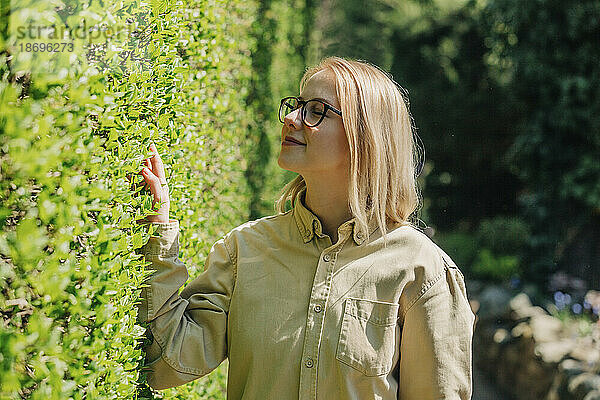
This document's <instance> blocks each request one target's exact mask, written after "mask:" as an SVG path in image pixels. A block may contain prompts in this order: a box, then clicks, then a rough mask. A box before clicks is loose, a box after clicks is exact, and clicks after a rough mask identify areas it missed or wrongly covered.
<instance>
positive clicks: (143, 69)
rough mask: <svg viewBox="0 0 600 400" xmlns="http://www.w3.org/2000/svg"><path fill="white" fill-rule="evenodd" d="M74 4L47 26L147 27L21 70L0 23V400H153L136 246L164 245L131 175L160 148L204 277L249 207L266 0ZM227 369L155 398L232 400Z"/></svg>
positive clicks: (191, 254) (187, 251) (194, 262)
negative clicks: (253, 88)
mask: <svg viewBox="0 0 600 400" xmlns="http://www.w3.org/2000/svg"><path fill="white" fill-rule="evenodd" d="M18 3H19V4H20V5H22V9H21V11H22V10H28V9H30V10H33V7H38V8H39V7H41V5H40V4H39V3H41V2H37V3H38V4H36V5H35V6H34V4H35V3H34V2H31V3H30V4H29V3H27V2H24V1H23V2H18ZM3 4H5V3H3ZM68 4H69V7H64V8H62V9H58V10H54V11H52V10H51V11H49V12H48V13H47V14H45V15H44V18H46V19H47V21H46V22H47V23H48V24H49V23H50V22H52V21H54V22H56V21H59V24H60V23H69V25H70V26H73V25H74V24H76V23H77V21H79V18H83V17H85V18H86V19H87V21H88V22H89V24H88V26H89V25H90V24H97V25H99V24H100V23H102V22H105V23H106V24H107V25H108V26H111V24H112V26H115V25H117V24H121V25H123V26H125V25H127V24H128V23H131V22H133V23H137V24H139V25H140V29H139V33H136V34H132V33H130V34H129V35H127V36H126V37H125V38H124V39H122V40H120V41H119V40H118V39H116V38H111V39H110V40H109V42H110V43H115V44H120V46H121V47H120V48H116V49H115V48H111V47H110V46H108V47H106V48H103V47H101V46H100V47H96V48H95V49H94V51H93V52H92V51H90V47H88V48H86V49H87V50H88V51H89V52H88V53H87V56H84V55H83V53H79V57H77V58H76V59H73V58H70V56H72V55H73V54H78V53H77V51H78V50H81V49H83V47H81V48H77V46H76V51H75V52H73V53H68V52H65V53H56V54H48V55H40V57H41V58H40V61H39V62H37V61H36V62H34V63H31V64H30V65H29V66H28V68H29V70H25V71H19V70H18V68H19V66H20V65H22V64H19V63H18V62H17V61H18V60H17V58H15V57H18V55H17V51H16V46H17V45H18V41H17V39H16V37H15V35H14V32H12V34H11V29H9V28H11V27H10V26H7V24H6V23H4V25H2V26H0V30H1V31H2V35H1V40H2V41H1V42H0V75H1V80H0V160H1V166H0V177H1V180H0V199H1V206H0V315H1V317H2V319H1V321H0V398H1V399H21V398H31V399H44V400H47V399H68V398H72V399H83V398H85V399H132V398H138V397H139V398H142V397H150V396H152V394H151V393H150V392H149V390H148V389H147V388H145V386H144V384H143V377H142V376H140V373H139V372H138V371H139V367H140V365H141V362H142V360H143V353H142V351H141V347H140V343H141V341H142V339H143V334H144V327H142V326H139V325H138V324H137V323H136V317H137V315H136V308H135V307H134V305H135V304H136V302H138V300H139V288H140V286H141V284H142V282H143V279H144V277H145V276H146V275H147V272H144V267H145V264H146V263H145V261H144V260H143V258H142V257H141V256H139V255H137V254H136V253H135V249H137V248H139V247H141V246H142V245H143V244H144V243H145V242H146V241H147V239H148V237H149V235H150V234H151V231H149V230H148V227H143V226H138V225H137V224H135V219H138V218H141V217H142V216H143V215H146V214H147V213H148V212H150V204H151V198H150V197H149V196H148V195H140V196H135V195H132V191H131V187H130V184H129V181H128V176H132V175H133V176H136V175H134V174H135V173H136V172H137V171H139V170H140V169H141V162H142V160H143V158H145V157H147V156H148V155H149V151H148V150H147V147H148V144H149V143H150V142H151V141H154V142H155V143H156V144H157V146H158V148H159V151H160V153H161V155H162V158H163V160H164V161H165V164H166V165H167V174H168V175H169V179H170V187H171V189H172V198H173V202H172V205H171V208H172V212H171V217H172V218H177V219H179V220H180V221H181V228H182V237H181V241H182V243H183V244H184V246H183V248H182V249H181V253H180V257H181V258H182V260H183V261H184V262H185V263H186V264H187V266H188V269H189V271H190V275H191V277H194V276H196V275H197V274H199V273H200V272H201V270H202V266H203V262H204V257H205V255H206V253H207V251H208V249H209V248H210V245H211V244H212V243H213V242H214V241H215V240H217V239H218V237H220V236H221V235H223V234H224V233H226V232H227V231H228V230H230V229H231V228H232V227H233V226H235V225H237V224H239V223H241V222H243V221H244V219H245V218H246V215H247V210H248V208H249V198H250V196H249V191H248V189H247V187H246V184H245V180H244V176H243V171H244V169H245V167H246V165H245V161H244V160H243V158H242V153H241V150H240V148H241V146H242V142H243V140H244V137H245V132H246V130H247V126H248V125H249V122H248V118H249V117H248V114H249V113H248V112H247V110H246V107H245V97H246V95H247V94H246V93H245V92H244V91H243V89H242V88H245V87H247V86H248V82H249V80H250V77H251V76H252V69H251V64H250V62H251V58H250V50H251V48H252V46H253V39H252V38H251V37H250V36H249V33H248V32H250V29H249V27H250V25H251V24H252V22H253V20H254V16H255V14H256V4H254V3H253V2H246V1H243V0H235V1H227V2H225V1H208V0H206V1H205V0H194V1H191V2H184V3H181V2H179V3H176V2H174V1H161V0H153V1H150V2H148V3H143V2H139V1H124V2H117V1H113V0H107V1H104V2H103V3H102V5H100V3H99V2H92V3H91V5H89V7H87V8H84V7H83V5H82V4H79V3H77V2H70V3H68ZM13 5H14V4H13ZM3 7H4V6H3ZM1 11H2V15H3V16H4V17H6V16H7V15H8V16H10V15H11V14H12V16H17V17H18V18H16V19H15V20H12V21H11V23H13V26H12V28H14V24H19V23H20V24H27V23H28V21H27V20H26V19H24V18H25V17H23V19H22V20H19V18H21V17H19V15H24V14H19V9H18V8H15V9H6V7H4V8H3V9H2V10H1ZM36 15H38V16H40V15H42V14H40V13H37V14H36ZM52 18H55V19H54V20H52ZM5 21H6V19H3V22H5ZM124 59H127V62H125V63H123V65H119V61H121V60H124ZM51 72H52V73H51ZM137 179H138V180H139V179H141V178H137ZM217 198H218V202H217V201H216V199H217ZM226 366H227V365H226V363H224V364H223V366H222V367H220V368H219V369H217V370H216V371H215V372H214V373H213V374H215V377H216V379H202V380H200V381H199V382H197V383H194V384H190V385H186V386H184V387H182V388H178V389H174V390H168V391H165V392H163V393H161V394H160V395H158V396H157V397H164V398H181V399H183V398H185V399H200V398H209V397H213V396H214V397H216V398H223V395H222V391H223V385H224V379H225V378H224V377H225V368H226Z"/></svg>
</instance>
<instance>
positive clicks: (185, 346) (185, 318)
mask: <svg viewBox="0 0 600 400" xmlns="http://www.w3.org/2000/svg"><path fill="white" fill-rule="evenodd" d="M155 226H156V227H157V228H158V231H157V232H156V236H153V237H151V238H150V240H149V241H148V243H147V244H146V245H145V246H144V247H142V249H141V253H142V254H144V255H145V258H146V260H147V261H150V262H151V263H152V265H151V266H150V267H149V268H151V269H153V270H156V271H155V272H154V273H153V275H152V276H151V277H150V278H149V280H148V282H147V287H144V288H143V289H142V302H141V304H140V305H139V314H138V317H139V320H140V321H143V322H148V323H149V330H148V334H149V335H151V339H152V342H151V344H149V345H148V346H147V347H146V348H145V351H146V365H145V367H144V369H143V371H144V372H146V373H147V380H148V384H149V385H150V386H152V387H153V388H155V389H166V388H169V387H173V386H178V385H182V384H184V383H186V382H189V381H192V380H194V379H197V378H199V377H201V376H204V375H206V374H208V373H209V372H211V371H212V370H214V369H215V368H216V367H218V366H219V364H220V363H221V362H222V361H223V360H224V359H225V358H226V357H227V316H228V313H229V302H230V299H231V294H232V292H233V286H234V283H235V264H234V263H233V262H232V257H231V256H230V254H229V251H228V249H227V247H226V243H225V240H226V238H223V239H221V240H219V241H217V242H216V243H215V244H214V245H213V247H212V248H211V250H210V253H209V255H208V257H207V259H206V264H205V271H204V272H203V273H202V274H201V275H200V276H199V277H197V278H196V279H195V280H193V281H192V282H190V284H189V285H187V286H186V287H185V289H184V290H183V291H182V292H181V295H179V294H178V291H179V288H180V287H181V286H182V285H183V284H184V283H185V282H186V280H187V278H188V273H187V270H186V268H185V265H184V264H183V263H182V262H181V261H180V260H179V258H178V257H177V256H178V252H179V243H178V237H179V223H178V221H174V220H172V221H170V222H168V223H156V224H155Z"/></svg>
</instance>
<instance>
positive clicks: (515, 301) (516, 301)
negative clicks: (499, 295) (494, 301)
mask: <svg viewBox="0 0 600 400" xmlns="http://www.w3.org/2000/svg"><path fill="white" fill-rule="evenodd" d="M509 304H510V308H511V310H520V309H522V308H529V307H531V306H533V304H531V300H530V299H529V296H527V295H526V294H525V293H519V294H518V295H516V296H515V297H513V298H512V299H510V303H509Z"/></svg>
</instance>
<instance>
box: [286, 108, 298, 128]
mask: <svg viewBox="0 0 600 400" xmlns="http://www.w3.org/2000/svg"><path fill="white" fill-rule="evenodd" d="M301 111H302V107H300V108H297V109H295V110H294V111H292V112H291V113H289V114H287V115H286V116H285V117H284V118H283V123H284V125H285V126H287V127H288V128H289V129H299V128H300V127H301V126H302V117H301V115H300V112H301Z"/></svg>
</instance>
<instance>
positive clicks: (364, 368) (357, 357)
mask: <svg viewBox="0 0 600 400" xmlns="http://www.w3.org/2000/svg"><path fill="white" fill-rule="evenodd" d="M399 307H400V305H399V304H394V303H384V302H380V301H374V300H367V299H355V298H347V299H346V302H345V306H344V316H343V319H342V326H341V328H340V337H339V340H338V345H337V351H336V358H337V359H338V360H339V361H341V362H343V363H344V364H347V365H349V366H351V367H352V368H354V369H356V370H358V371H360V372H362V373H363V374H365V375H366V376H377V375H385V374H388V373H389V372H390V370H391V369H392V361H393V358H394V350H395V343H394V338H395V329H399V328H397V327H396V321H397V318H398V308H399Z"/></svg>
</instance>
